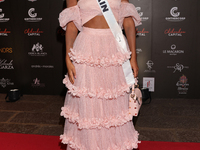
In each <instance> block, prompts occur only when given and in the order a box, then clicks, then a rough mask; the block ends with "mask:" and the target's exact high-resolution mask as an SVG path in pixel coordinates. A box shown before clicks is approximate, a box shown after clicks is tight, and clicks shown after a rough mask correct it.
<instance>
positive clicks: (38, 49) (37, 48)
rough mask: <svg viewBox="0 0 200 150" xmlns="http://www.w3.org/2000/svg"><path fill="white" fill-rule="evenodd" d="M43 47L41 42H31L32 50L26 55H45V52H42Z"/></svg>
mask: <svg viewBox="0 0 200 150" xmlns="http://www.w3.org/2000/svg"><path fill="white" fill-rule="evenodd" d="M43 49H44V47H43V46H42V44H40V43H37V44H33V47H32V51H31V52H28V55H30V56H46V55H47V52H44V51H43Z"/></svg>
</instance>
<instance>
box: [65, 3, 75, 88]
mask: <svg viewBox="0 0 200 150" xmlns="http://www.w3.org/2000/svg"><path fill="white" fill-rule="evenodd" d="M66 2H67V7H72V6H75V5H76V4H77V0H66ZM77 34H78V29H77V28H76V26H75V24H74V23H73V22H72V21H71V22H69V23H68V24H67V28H66V33H65V41H66V58H65V59H66V66H67V71H68V76H69V80H70V82H71V83H72V84H74V78H76V70H75V67H74V65H73V64H72V62H71V60H70V58H69V55H68V53H69V52H70V48H72V47H73V43H74V41H75V39H76V37H77Z"/></svg>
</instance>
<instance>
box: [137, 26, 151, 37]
mask: <svg viewBox="0 0 200 150" xmlns="http://www.w3.org/2000/svg"><path fill="white" fill-rule="evenodd" d="M136 33H137V35H138V36H146V34H149V31H146V30H145V28H143V29H142V30H139V29H138V28H137V29H136Z"/></svg>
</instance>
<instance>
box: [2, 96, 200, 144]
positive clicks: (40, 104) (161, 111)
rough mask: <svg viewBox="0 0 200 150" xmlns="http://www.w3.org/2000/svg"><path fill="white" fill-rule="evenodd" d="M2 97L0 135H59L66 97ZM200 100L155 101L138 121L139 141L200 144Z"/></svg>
mask: <svg viewBox="0 0 200 150" xmlns="http://www.w3.org/2000/svg"><path fill="white" fill-rule="evenodd" d="M5 96H6V95H5V94H0V132H13V133H27V134H43V135H56V136H59V135H60V134H62V131H63V124H64V118H63V117H60V108H61V107H62V105H63V103H64V97H62V96H58V95H24V96H23V97H22V98H21V99H20V100H18V101H16V102H12V103H10V102H5ZM199 116H200V99H153V100H152V102H151V104H148V105H143V106H142V107H141V110H140V114H139V116H138V117H135V118H134V124H135V128H136V130H138V131H139V133H140V136H139V140H146V141H173V142H200V117H199Z"/></svg>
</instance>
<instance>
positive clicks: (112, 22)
mask: <svg viewBox="0 0 200 150" xmlns="http://www.w3.org/2000/svg"><path fill="white" fill-rule="evenodd" d="M96 1H97V3H98V5H99V7H100V9H101V12H102V14H103V15H104V17H105V19H106V21H107V23H108V26H109V27H110V29H111V32H112V33H113V35H114V37H115V39H116V40H117V43H118V44H119V46H120V47H121V48H120V51H121V52H122V53H125V52H127V47H126V41H125V39H124V35H123V33H122V29H121V28H120V26H119V24H118V23H117V21H116V19H115V16H114V15H113V12H112V10H111V8H110V5H109V3H108V1H107V0H96ZM122 68H123V72H124V75H125V79H126V83H127V84H128V85H130V86H132V85H133V84H134V83H135V79H134V76H133V72H132V68H131V65H130V61H129V60H127V61H125V62H124V63H123V64H122Z"/></svg>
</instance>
